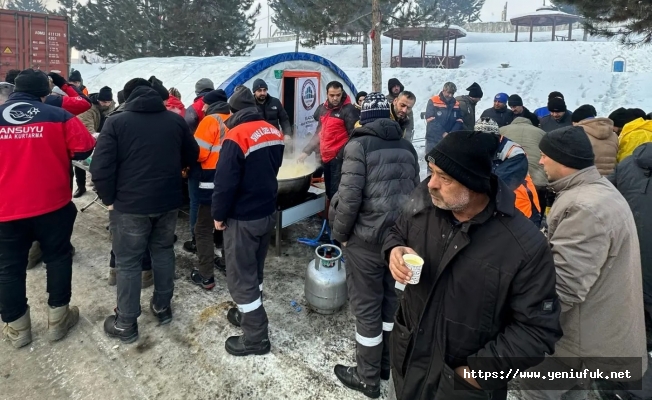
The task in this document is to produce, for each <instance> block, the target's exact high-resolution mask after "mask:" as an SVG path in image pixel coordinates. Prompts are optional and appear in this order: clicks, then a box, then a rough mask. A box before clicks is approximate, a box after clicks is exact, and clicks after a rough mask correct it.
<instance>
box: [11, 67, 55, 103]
mask: <svg viewBox="0 0 652 400" xmlns="http://www.w3.org/2000/svg"><path fill="white" fill-rule="evenodd" d="M15 84H16V87H15V88H14V92H22V93H28V94H31V95H33V96H36V97H45V96H47V95H49V94H50V81H49V80H48V76H47V75H45V73H44V72H43V71H36V70H33V69H26V70H24V71H21V73H20V74H18V76H17V77H16V81H15Z"/></svg>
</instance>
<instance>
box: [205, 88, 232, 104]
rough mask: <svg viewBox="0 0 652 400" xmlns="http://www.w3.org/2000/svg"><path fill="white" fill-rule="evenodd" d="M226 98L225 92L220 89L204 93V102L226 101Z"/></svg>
mask: <svg viewBox="0 0 652 400" xmlns="http://www.w3.org/2000/svg"><path fill="white" fill-rule="evenodd" d="M227 100H228V98H227V97H226V92H225V91H224V90H222V89H217V90H212V91H210V92H208V93H206V94H205V95H204V104H208V105H211V104H215V103H217V102H218V101H222V102H224V103H226V101H227Z"/></svg>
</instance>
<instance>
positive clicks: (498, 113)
mask: <svg viewBox="0 0 652 400" xmlns="http://www.w3.org/2000/svg"><path fill="white" fill-rule="evenodd" d="M480 118H491V119H492V120H494V122H496V123H497V124H498V126H499V127H501V128H502V127H503V126H507V125H509V124H511V123H512V121H513V120H514V113H513V112H512V110H510V109H508V108H507V107H503V108H501V109H500V110H496V109H495V108H493V107H492V108H487V109H486V110H484V112H483V113H482V115H480Z"/></svg>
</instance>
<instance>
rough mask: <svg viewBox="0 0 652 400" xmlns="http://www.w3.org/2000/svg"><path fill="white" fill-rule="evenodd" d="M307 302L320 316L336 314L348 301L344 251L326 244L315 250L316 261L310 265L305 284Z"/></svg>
mask: <svg viewBox="0 0 652 400" xmlns="http://www.w3.org/2000/svg"><path fill="white" fill-rule="evenodd" d="M304 291H305V295H306V301H307V302H308V305H309V306H310V308H311V309H312V310H313V311H314V312H316V313H318V314H324V315H329V314H334V313H336V312H337V311H339V310H340V309H341V308H342V306H344V304H346V300H347V290H346V270H345V266H344V262H343V261H342V249H340V248H339V247H337V246H335V245H332V244H324V245H321V246H319V247H317V248H316V249H315V259H314V260H312V261H310V264H308V270H307V271H306V284H305V288H304Z"/></svg>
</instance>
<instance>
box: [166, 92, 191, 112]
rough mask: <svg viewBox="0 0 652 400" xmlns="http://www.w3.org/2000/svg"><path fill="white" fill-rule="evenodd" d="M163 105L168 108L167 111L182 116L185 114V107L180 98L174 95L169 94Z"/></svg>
mask: <svg viewBox="0 0 652 400" xmlns="http://www.w3.org/2000/svg"><path fill="white" fill-rule="evenodd" d="M165 107H166V108H167V109H168V111H172V112H173V113H177V114H179V115H181V116H182V117H185V116H186V107H184V105H183V103H182V102H181V100H179V99H177V98H176V97H174V96H172V95H170V98H168V101H167V103H166V104H165Z"/></svg>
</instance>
